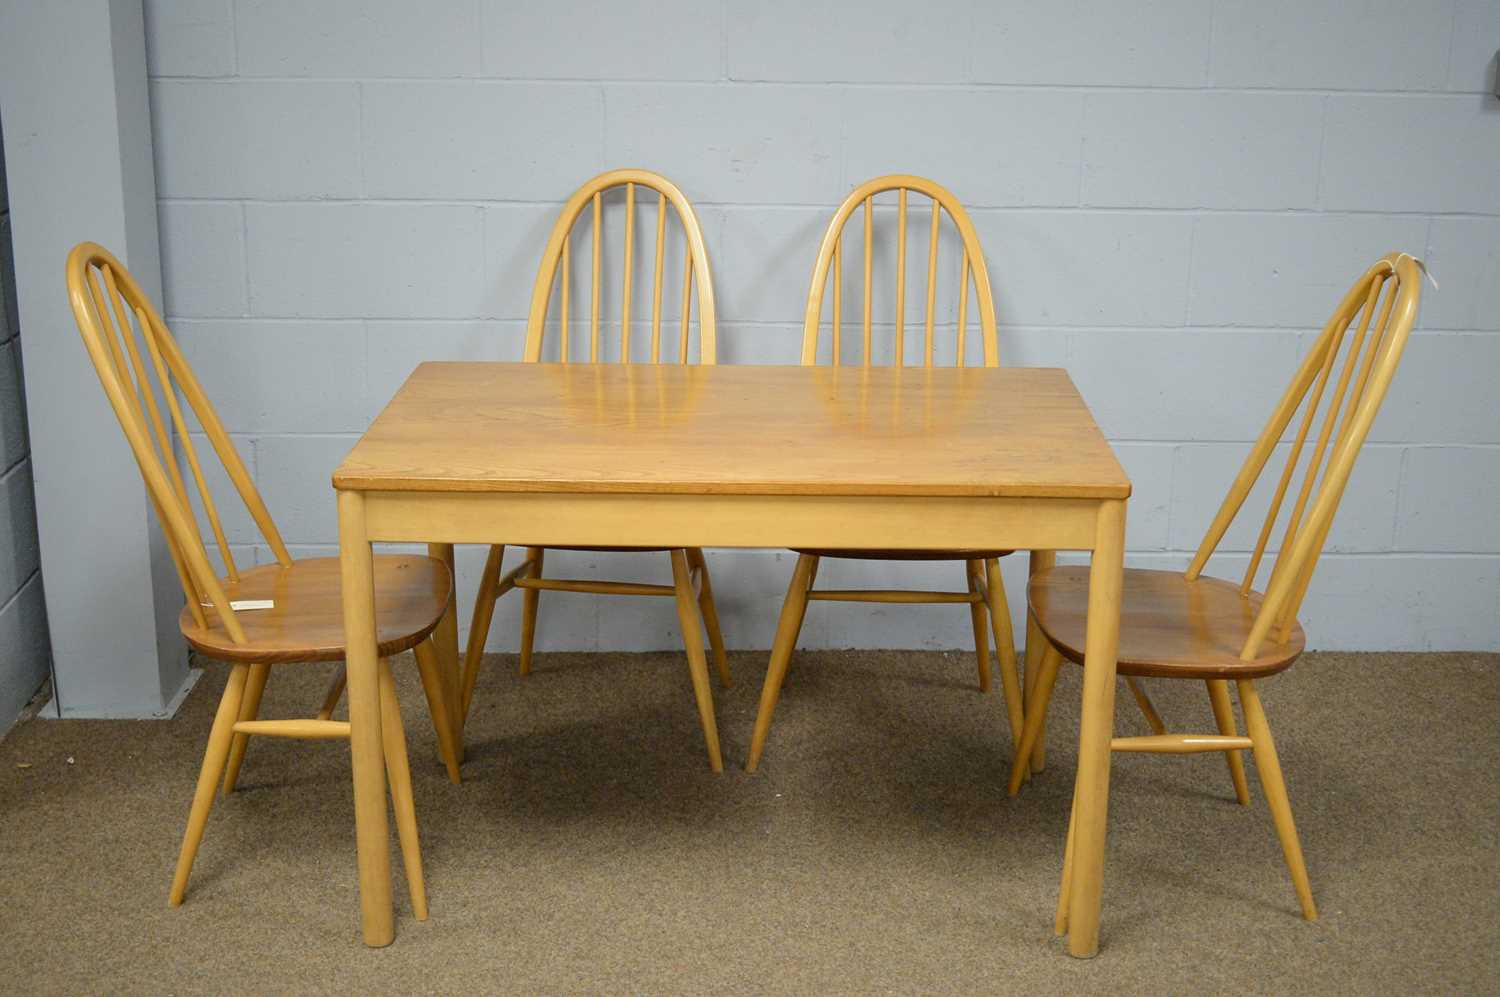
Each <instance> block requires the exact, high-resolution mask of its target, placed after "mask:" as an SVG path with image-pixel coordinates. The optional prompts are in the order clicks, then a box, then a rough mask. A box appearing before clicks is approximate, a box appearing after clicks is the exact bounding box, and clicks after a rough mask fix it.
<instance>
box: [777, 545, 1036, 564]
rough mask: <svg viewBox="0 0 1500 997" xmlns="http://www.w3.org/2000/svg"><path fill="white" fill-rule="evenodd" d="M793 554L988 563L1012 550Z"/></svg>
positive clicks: (799, 550) (813, 550)
mask: <svg viewBox="0 0 1500 997" xmlns="http://www.w3.org/2000/svg"><path fill="white" fill-rule="evenodd" d="M792 551H793V553H796V554H811V555H813V556H814V557H845V558H850V559H853V560H858V561H988V560H989V559H990V558H992V557H1005V556H1007V555H1009V554H1013V553H1015V551H1010V550H833V549H831V548H824V547H793V548H792Z"/></svg>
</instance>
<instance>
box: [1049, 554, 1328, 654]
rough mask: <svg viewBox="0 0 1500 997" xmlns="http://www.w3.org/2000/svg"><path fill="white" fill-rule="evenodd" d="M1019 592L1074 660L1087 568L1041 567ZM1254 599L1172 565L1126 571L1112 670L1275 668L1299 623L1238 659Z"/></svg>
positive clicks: (1289, 649)
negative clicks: (1023, 592) (1248, 656)
mask: <svg viewBox="0 0 1500 997" xmlns="http://www.w3.org/2000/svg"><path fill="white" fill-rule="evenodd" d="M1026 595H1027V601H1028V603H1029V604H1030V606H1031V612H1032V615H1033V616H1035V618H1036V621H1037V624H1038V625H1039V626H1040V627H1041V628H1042V632H1043V633H1044V634H1046V636H1047V639H1048V640H1050V641H1051V642H1052V643H1053V644H1054V645H1056V647H1057V649H1058V650H1059V651H1061V652H1062V654H1063V656H1064V657H1065V658H1067V659H1068V660H1069V661H1073V662H1077V663H1078V664H1082V663H1083V648H1084V641H1085V630H1086V628H1087V624H1088V602H1089V569H1088V568H1087V567H1085V566H1068V567H1059V568H1053V569H1051V570H1049V571H1044V572H1042V573H1040V574H1038V575H1035V576H1033V577H1032V579H1031V584H1030V585H1029V586H1028V588H1027V592H1026ZM1262 598H1263V597H1262V596H1261V594H1260V593H1259V592H1251V593H1249V594H1248V595H1240V590H1239V586H1238V585H1235V584H1234V583H1233V582H1226V581H1223V580H1222V579H1218V578H1204V577H1201V576H1200V577H1199V578H1197V579H1195V580H1193V581H1189V580H1188V579H1187V578H1185V577H1184V576H1183V575H1182V574H1181V573H1180V572H1176V571H1145V570H1139V569H1134V568H1131V569H1127V570H1126V572H1125V581H1124V589H1123V591H1122V592H1121V596H1120V650H1119V667H1118V670H1119V673H1120V674H1121V675H1138V676H1146V677H1155V678H1203V679H1215V678H1225V679H1230V678H1232V679H1250V678H1259V677H1260V676H1263V675H1272V674H1275V673H1276V672H1279V671H1281V670H1282V669H1284V668H1286V667H1287V666H1288V665H1290V664H1291V663H1292V662H1293V661H1295V660H1297V656H1298V655H1299V654H1301V653H1302V649H1303V647H1304V646H1305V644H1306V636H1305V635H1304V634H1303V632H1302V626H1301V624H1294V625H1293V626H1292V632H1291V634H1290V636H1289V637H1288V638H1287V640H1286V641H1284V642H1283V641H1279V640H1277V639H1275V638H1276V636H1277V634H1276V632H1275V630H1273V631H1272V633H1271V634H1270V635H1269V636H1267V638H1266V639H1265V641H1263V642H1262V644H1261V647H1260V650H1259V652H1257V654H1256V656H1255V659H1254V660H1252V661H1241V660H1240V649H1241V648H1242V647H1243V646H1244V644H1245V638H1247V637H1248V636H1249V635H1250V628H1251V627H1252V626H1253V625H1254V624H1255V614H1256V613H1257V612H1259V611H1260V605H1261V600H1262Z"/></svg>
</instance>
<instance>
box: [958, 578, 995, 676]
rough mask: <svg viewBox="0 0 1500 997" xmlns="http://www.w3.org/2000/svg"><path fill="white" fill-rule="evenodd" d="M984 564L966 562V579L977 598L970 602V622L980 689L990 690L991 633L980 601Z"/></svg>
mask: <svg viewBox="0 0 1500 997" xmlns="http://www.w3.org/2000/svg"><path fill="white" fill-rule="evenodd" d="M983 571H984V566H983V564H982V562H980V561H965V562H964V579H965V581H966V582H967V583H968V587H969V595H970V596H971V597H972V598H973V599H974V600H975V601H974V602H971V603H969V622H970V624H972V625H973V628H974V659H975V661H974V663H975V665H976V666H977V667H978V669H979V691H980V692H989V691H990V635H989V629H988V628H987V627H986V626H985V619H984V614H985V608H984V603H982V602H980V601H978V600H979V598H980V595H979V579H980V578H981V577H982V575H983Z"/></svg>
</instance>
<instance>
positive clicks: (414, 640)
mask: <svg viewBox="0 0 1500 997" xmlns="http://www.w3.org/2000/svg"><path fill="white" fill-rule="evenodd" d="M451 584H452V583H451V581H450V578H449V575H448V567H447V565H445V564H443V562H442V561H439V560H436V559H435V558H431V557H427V556H425V555H419V554H386V555H381V556H378V557H376V558H375V620H376V624H377V628H378V631H377V639H378V641H379V654H380V656H381V657H383V658H385V657H390V656H391V655H393V654H400V653H401V652H402V651H409V650H411V649H412V648H414V647H416V646H417V645H418V644H420V643H421V642H422V641H424V640H426V639H427V636H428V635H429V634H431V633H432V631H433V629H434V628H435V627H436V626H437V624H438V621H439V620H440V619H442V616H443V610H444V609H446V608H447V605H448V589H449V586H450V585H451ZM223 585H224V594H225V595H226V596H228V597H229V599H230V600H231V601H234V602H238V601H240V600H242V599H270V600H272V601H274V602H275V606H274V607H273V608H271V609H254V610H240V611H238V612H237V613H236V614H235V615H236V616H237V617H238V618H239V621H240V623H241V625H242V626H243V627H244V630H245V637H246V642H245V643H243V644H238V643H235V641H234V640H233V639H231V638H230V636H229V634H228V633H227V632H226V631H225V630H224V627H223V626H222V625H221V624H220V622H219V615H218V613H217V612H215V611H214V609H213V607H212V606H204V607H203V613H204V616H205V617H206V624H205V625H203V626H200V625H198V623H197V622H196V621H195V620H194V619H193V614H192V612H191V611H190V610H189V609H188V608H187V607H183V610H182V617H181V619H180V620H179V621H178V622H179V624H180V626H181V627H182V634H183V636H184V637H186V638H187V640H188V643H189V644H191V645H192V646H193V647H194V648H196V649H197V650H199V651H201V652H203V653H204V654H207V655H209V656H210V657H214V658H218V659H220V660H223V661H261V662H288V661H342V660H343V659H344V622H343V612H342V608H341V607H342V603H341V601H340V599H341V597H340V594H339V593H340V578H339V559H338V558H336V557H317V558H309V559H307V560H304V561H293V562H292V563H291V564H290V565H287V566H282V565H280V564H267V565H263V566H261V567H259V568H252V569H251V570H249V571H245V572H243V573H241V574H240V578H239V581H237V582H234V581H225V582H224V583H223Z"/></svg>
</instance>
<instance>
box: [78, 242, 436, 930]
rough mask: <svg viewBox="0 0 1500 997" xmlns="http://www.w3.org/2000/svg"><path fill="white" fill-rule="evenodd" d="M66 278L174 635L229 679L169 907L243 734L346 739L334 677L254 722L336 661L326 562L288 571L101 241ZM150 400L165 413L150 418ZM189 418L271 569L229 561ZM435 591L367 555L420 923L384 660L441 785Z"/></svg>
mask: <svg viewBox="0 0 1500 997" xmlns="http://www.w3.org/2000/svg"><path fill="white" fill-rule="evenodd" d="M67 283H68V297H69V301H70V302H71V304H72V308H73V317H74V319H75V320H76V321H77V323H78V331H79V332H80V333H81V334H82V336H83V343H84V346H85V347H86V348H87V349H88V354H89V359H90V360H92V361H93V364H94V370H95V371H96V372H97V373H98V375H99V382H100V384H101V385H102V386H103V388H104V394H105V395H106V397H107V398H108V399H109V404H110V407H111V408H112V409H113V410H114V413H115V416H116V418H118V419H119V421H120V428H121V429H123V430H124V432H125V438H126V440H127V441H129V443H130V449H131V450H132V452H133V453H134V454H135V459H136V462H137V463H138V465H139V466H140V469H141V475H142V477H143V478H144V479H145V483H146V492H147V495H148V496H149V497H150V499H151V505H152V508H153V509H154V510H155V512H156V516H157V519H158V520H159V521H160V522H161V524H162V529H163V532H164V533H165V535H166V540H167V548H168V550H169V551H170V552H171V556H172V561H173V564H174V565H175V566H176V569H177V576H178V578H179V580H180V581H181V582H182V589H183V594H184V595H185V596H186V597H187V605H186V606H184V607H183V610H182V614H181V617H180V619H179V625H180V627H181V630H182V634H183V636H184V637H185V638H186V639H187V641H188V643H189V644H190V645H191V646H192V647H193V648H195V649H196V650H197V651H199V652H200V653H202V654H204V655H207V656H208V657H211V658H217V659H220V660H222V661H227V662H229V663H230V664H231V668H230V672H229V681H228V684H227V685H226V687H225V689H224V695H223V697H222V698H221V699H220V700H219V707H218V712H217V713H216V714H215V715H214V721H213V728H212V730H211V732H210V733H209V737H208V748H207V750H206V751H205V752H204V755H203V767H202V769H201V770H200V772H199V774H198V787H197V790H196V792H195V793H194V795H193V804H192V809H191V811H190V812H189V814H188V823H187V831H186V833H185V834H184V835H183V840H182V849H181V852H180V853H179V855H178V859H177V871H176V875H175V876H174V877H173V880H172V890H171V894H170V901H171V904H172V905H173V906H174V907H175V906H177V905H178V904H180V903H182V899H183V894H184V893H185V891H186V889H187V881H188V875H189V873H190V872H191V871H192V867H193V859H194V857H195V856H196V855H197V853H198V845H199V843H200V842H201V841H202V839H203V829H204V825H205V823H206V822H207V820H208V814H209V810H210V809H211V808H212V806H213V802H214V796H215V793H216V792H217V789H218V786H219V785H220V780H221V778H222V780H223V786H224V792H225V793H226V794H227V793H229V792H232V791H233V789H234V784H235V779H236V777H237V775H238V773H239V768H240V763H241V761H242V760H243V758H244V753H245V747H246V744H247V742H248V740H249V738H250V736H251V735H267V736H273V737H298V738H311V739H314V740H324V739H346V738H348V737H349V724H348V723H347V722H345V721H339V720H334V719H332V718H331V714H332V712H333V709H334V706H335V705H336V703H337V700H338V697H339V692H340V690H341V689H342V686H343V682H342V671H343V670H342V668H340V671H339V675H338V677H337V678H336V679H335V681H334V684H333V686H332V687H331V688H330V690H329V695H328V698H327V700H326V702H325V703H324V706H323V710H322V712H320V713H319V714H318V716H317V717H316V718H314V719H299V720H258V719H256V716H257V713H258V711H259V708H260V700H261V693H262V692H263V691H264V689H265V686H266V681H267V679H268V678H269V676H270V671H271V666H272V665H279V664H285V663H290V662H300V661H340V660H342V659H343V657H344V625H343V612H342V609H341V605H342V603H341V599H340V574H339V559H338V558H336V557H324V558H309V559H304V560H295V561H294V560H293V559H292V557H291V555H289V554H288V553H287V549H286V545H285V544H284V543H283V542H282V539H281V534H280V533H279V532H278V531H277V529H276V524H275V523H274V522H272V520H271V514H270V512H269V511H268V510H267V509H266V504H265V502H264V501H263V500H262V499H261V496H260V493H259V492H258V491H257V490H256V488H255V485H254V483H253V482H252V481H251V480H250V474H249V472H248V471H247V470H246V468H245V464H244V461H242V460H241V459H240V455H239V454H238V452H236V450H235V448H234V444H233V443H232V442H231V440H230V438H229V435H228V434H227V433H226V432H225V430H224V426H223V424H222V423H221V422H220V421H219V417H218V415H217V414H216V413H215V412H214V409H213V406H212V405H210V404H209V401H208V398H207V396H206V395H205V394H204V392H203V388H202V385H200V384H199V382H198V379H197V378H196V377H195V376H194V375H193V371H192V369H191V368H190V367H189V366H188V363H187V360H186V359H185V358H184V357H183V354H182V351H181V350H180V349H179V348H178V345H177V342H176V340H174V339H173V337H172V334H171V332H170V331H169V330H168V329H167V327H166V324H165V323H164V322H163V321H162V319H161V316H160V315H159V314H158V313H157V311H156V309H155V308H154V307H153V306H152V304H151V302H150V300H149V299H148V298H147V296H146V294H145V292H143V291H142V290H141V288H140V285H138V284H137V283H136V281H135V280H134V278H133V277H131V275H130V273H129V272H128V271H127V270H126V269H125V268H124V267H123V266H121V264H120V262H119V261H118V260H116V259H115V257H114V256H112V255H110V253H109V252H108V250H106V249H104V248H103V247H101V246H98V245H95V244H94V243H91V242H84V243H80V244H79V245H78V246H76V247H74V249H73V251H72V252H71V253H69V254H68V261H67ZM137 339H139V343H138V342H137ZM142 344H143V345H144V351H143V350H142ZM158 392H159V393H160V395H161V402H164V403H165V409H166V413H167V414H166V417H165V418H164V417H163V412H162V408H163V406H162V404H159V402H158V398H157V393H158ZM179 393H180V395H181V398H179ZM183 400H185V401H186V405H184V404H183ZM190 416H191V417H192V418H193V419H195V420H196V421H197V423H198V425H199V427H200V429H201V432H202V434H203V435H204V436H206V437H207V440H208V443H209V445H210V446H211V447H212V448H213V451H214V453H215V455H217V457H218V459H219V461H220V463H221V464H222V465H223V468H224V470H225V472H226V474H227V475H228V477H229V480H230V481H231V482H233V484H234V487H235V491H236V492H238V494H239V497H240V499H241V500H242V501H243V502H244V504H245V507H246V509H247V510H248V511H249V513H250V517H251V518H252V519H253V520H254V521H255V525H256V526H257V527H258V528H259V530H260V534H261V536H262V538H263V539H264V541H265V543H266V545H267V546H268V547H269V548H270V550H271V553H272V555H273V556H274V557H275V558H276V563H275V564H269V565H262V566H260V567H255V568H249V569H246V570H241V569H240V568H239V566H238V565H237V564H236V563H235V559H234V554H233V551H232V550H231V548H230V545H229V542H228V540H227V539H226V537H225V534H224V528H223V526H222V524H221V521H220V519H219V514H218V509H217V506H216V505H215V504H214V500H213V497H212V495H211V494H210V493H209V490H208V488H207V486H206V485H205V483H204V470H203V466H204V465H203V462H202V461H201V460H200V458H199V456H198V450H197V447H196V446H195V445H194V443H193V437H192V430H191V428H190V425H189V421H188V419H189V417H190ZM169 424H170V429H169ZM174 431H175V436H176V446H177V454H180V455H181V458H182V460H183V461H184V462H185V463H186V465H187V468H188V471H189V472H190V474H191V477H192V480H193V483H194V484H195V485H196V488H197V492H198V500H199V503H200V505H201V508H202V511H203V515H204V518H205V519H206V520H207V523H208V527H209V529H210V530H211V531H212V532H213V536H214V540H215V541H216V543H217V546H218V552H219V555H220V557H221V558H222V559H223V563H224V567H225V569H226V574H225V577H223V578H222V579H221V578H220V577H218V575H217V573H216V572H215V570H214V568H213V566H212V565H211V564H210V562H209V560H208V553H207V550H206V549H205V546H204V541H203V537H202V534H201V533H200V528H199V524H198V520H197V518H196V516H195V514H194V511H193V505H192V502H191V500H190V499H189V496H188V487H187V482H186V480H185V477H184V473H183V469H182V467H181V466H180V465H179V463H178V461H177V459H176V456H174V452H173V449H174V448H173V432H174ZM451 584H452V580H451V578H450V576H449V572H448V568H447V566H446V565H445V564H444V563H443V562H441V561H438V560H434V559H432V558H429V557H420V556H409V555H399V556H397V555H390V556H379V557H377V558H376V559H375V603H376V616H377V618H378V620H379V634H378V639H379V648H380V654H381V656H382V657H381V661H380V671H379V689H380V711H381V730H382V736H383V739H384V747H385V761H386V768H387V772H388V773H389V776H390V787H391V800H392V804H393V806H394V809H395V812H396V827H397V830H398V831H399V835H400V841H401V854H402V857H403V859H404V861H405V864H406V877H407V882H408V884H409V886H410V888H411V899H412V908H413V910H414V912H415V914H416V916H417V917H418V918H426V916H427V896H426V889H425V887H424V885H423V880H422V855H421V849H420V846H419V843H418V840H417V821H416V810H415V807H414V804H413V801H412V789H411V773H410V769H409V767H408V763H407V756H406V736H405V733H404V731H403V729H402V725H401V713H400V706H399V704H398V703H397V700H396V687H395V680H394V678H393V676H392V673H391V666H390V661H389V656H390V655H393V654H399V653H400V652H402V651H406V650H413V651H415V653H416V659H417V665H418V668H419V670H420V673H421V677H422V686H423V689H424V690H425V691H426V694H427V699H428V704H429V706H430V707H431V709H432V716H433V722H434V724H435V725H436V728H437V732H438V738H439V742H440V746H441V749H442V753H443V760H444V762H445V763H446V765H447V766H448V772H449V776H450V777H451V778H452V779H453V781H455V782H457V781H458V757H459V756H458V750H459V749H458V741H457V731H458V727H457V720H458V717H457V715H456V712H455V711H454V710H453V707H454V706H455V705H456V704H457V702H458V699H457V695H456V692H457V690H456V688H455V689H449V688H448V687H447V686H446V685H445V683H446V682H449V681H451V679H450V678H449V677H447V676H445V674H444V670H443V669H442V668H441V667H440V666H439V664H438V656H437V652H436V651H435V649H434V647H433V642H432V640H431V638H430V635H431V634H432V632H433V630H434V628H436V626H437V624H438V621H439V620H440V618H441V617H442V615H443V611H444V609H445V608H446V606H447V600H448V593H449V588H450V586H451ZM258 603H259V604H258Z"/></svg>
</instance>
